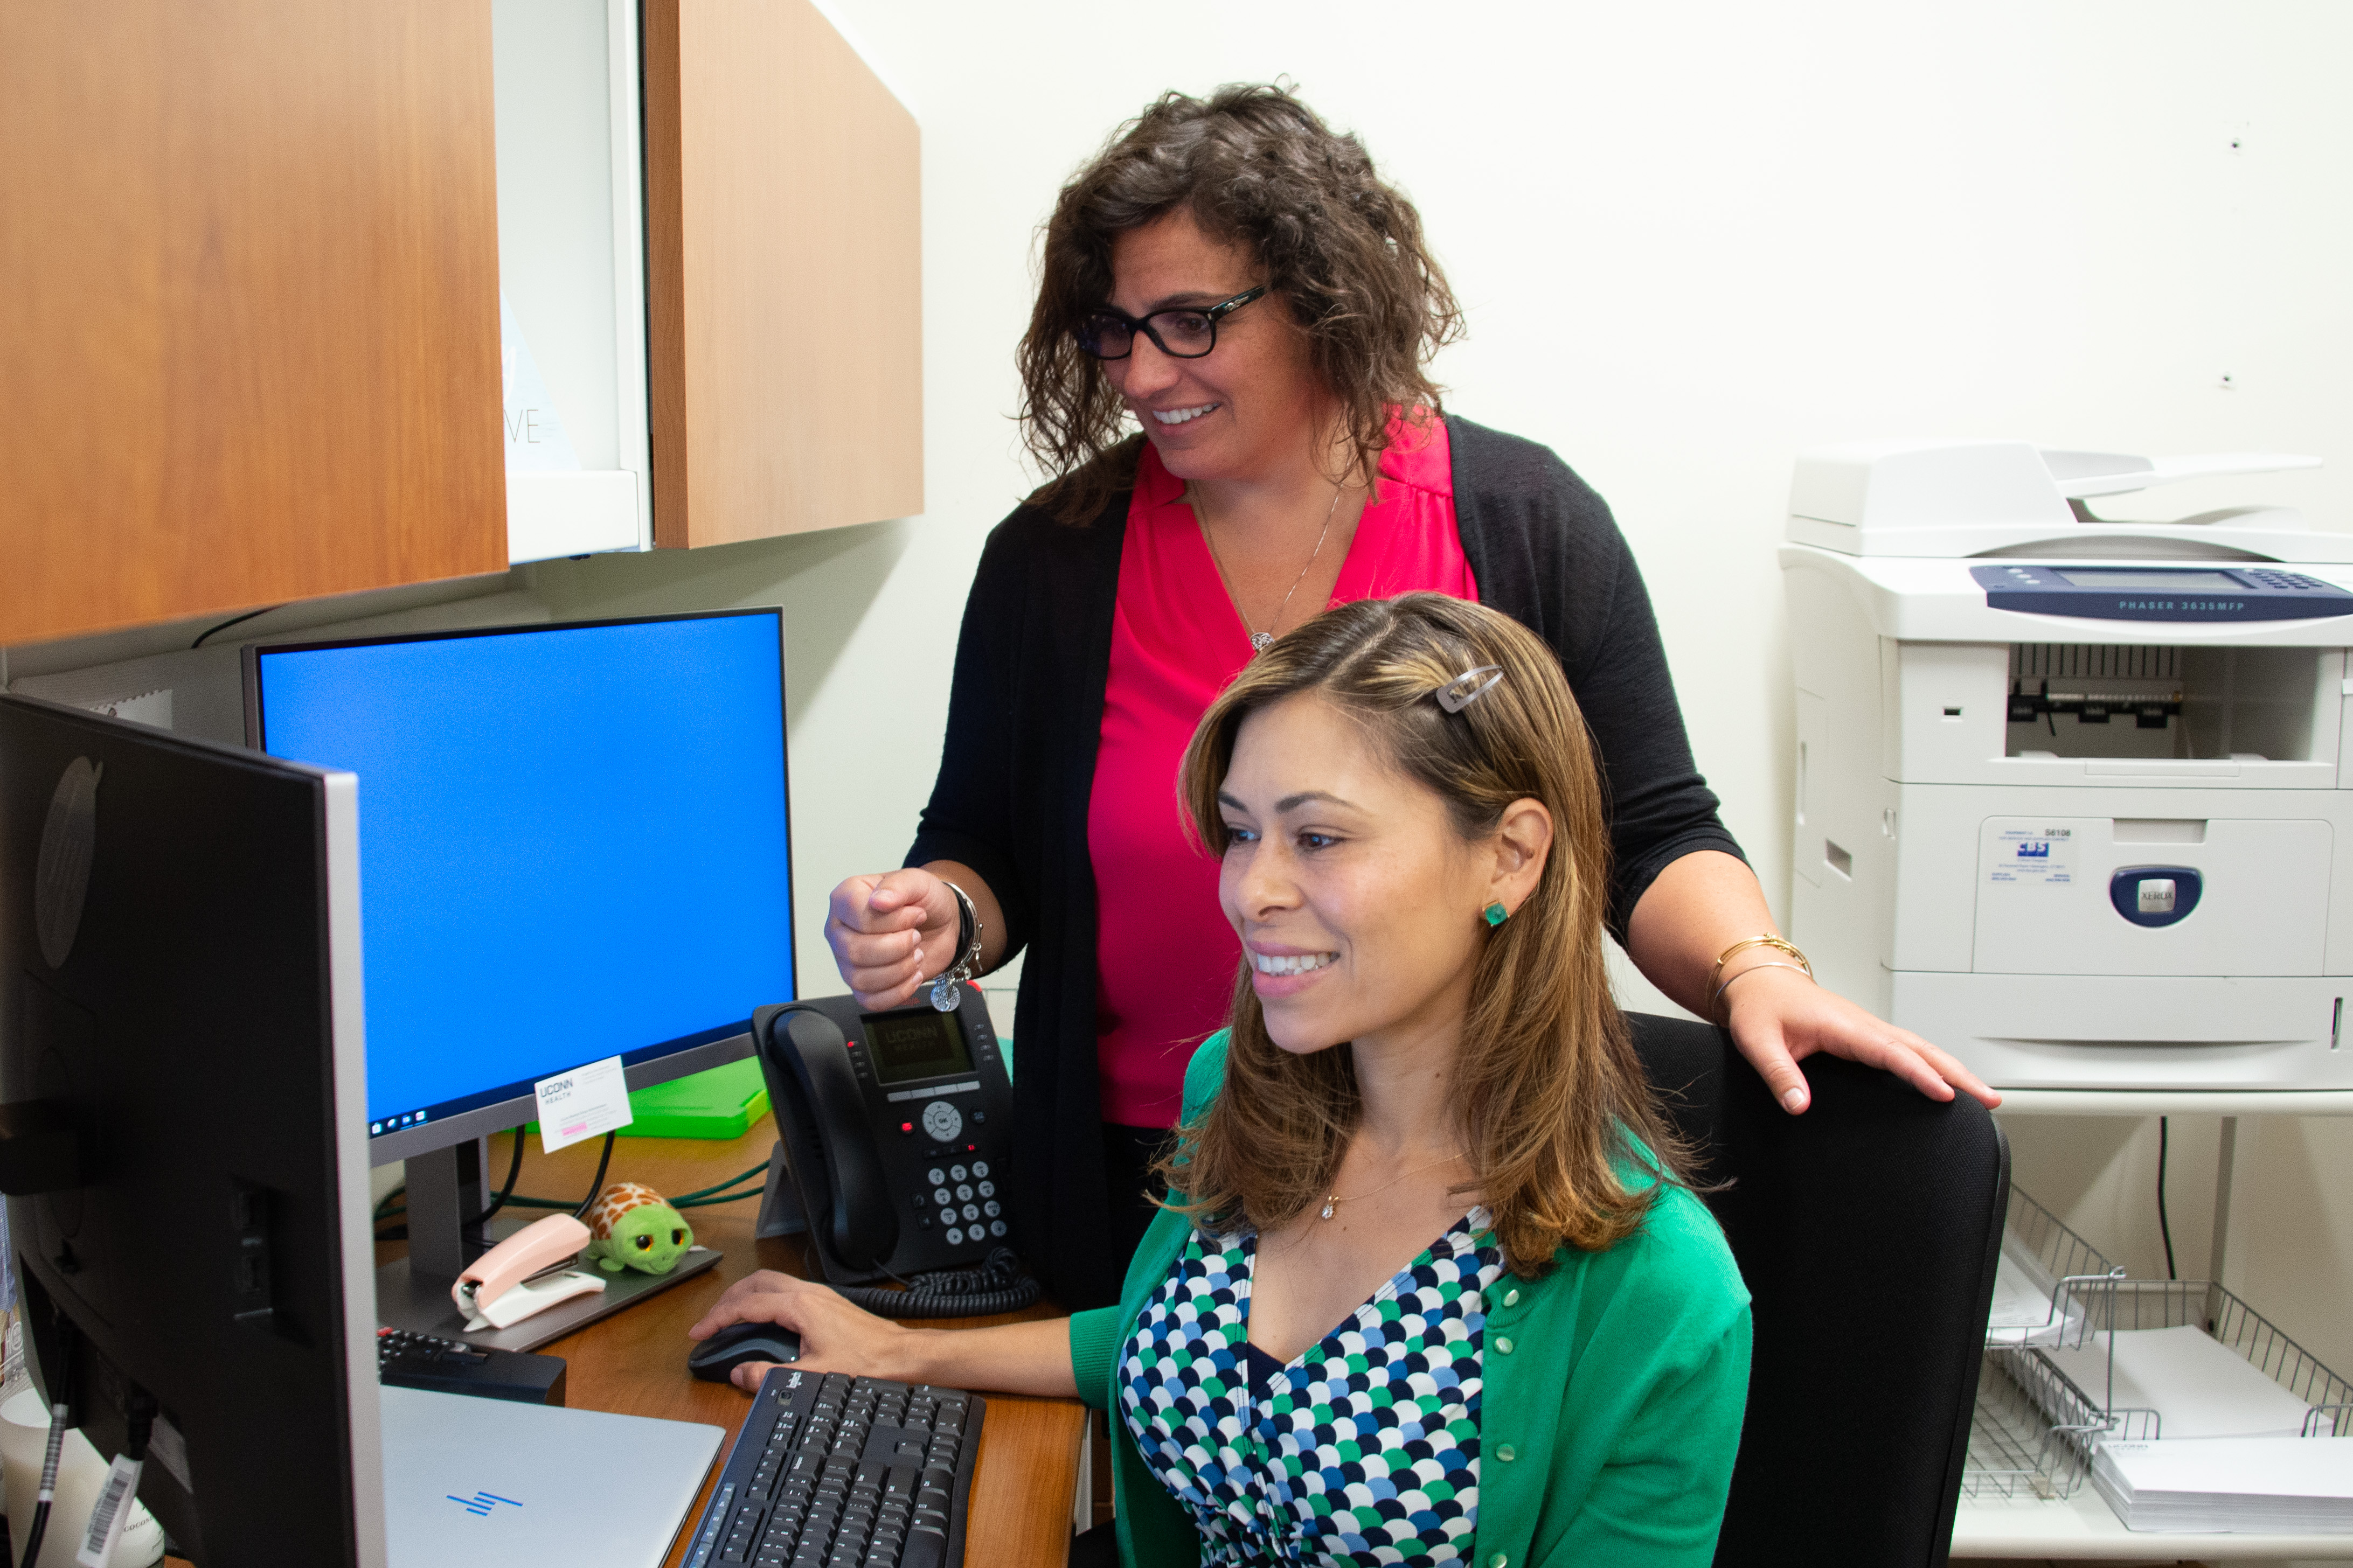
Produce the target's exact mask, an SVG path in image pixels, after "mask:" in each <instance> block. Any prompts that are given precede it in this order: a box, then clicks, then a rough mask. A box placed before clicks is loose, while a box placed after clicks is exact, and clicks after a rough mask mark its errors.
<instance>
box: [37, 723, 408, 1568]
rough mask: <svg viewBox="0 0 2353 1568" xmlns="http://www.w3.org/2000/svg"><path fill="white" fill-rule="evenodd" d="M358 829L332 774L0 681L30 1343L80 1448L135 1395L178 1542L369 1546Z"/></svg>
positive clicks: (316, 1553) (245, 1546)
mask: <svg viewBox="0 0 2353 1568" xmlns="http://www.w3.org/2000/svg"><path fill="white" fill-rule="evenodd" d="M358 858H359V850H358V819H357V807H356V800H355V785H354V781H353V778H352V776H351V775H350V774H348V773H329V772H325V771H323V770H321V769H318V768H311V767H305V766H302V765H301V764H298V763H287V762H280V761H276V760H273V759H271V758H268V757H261V756H256V755H254V754H252V753H250V752H241V751H237V750H234V749H230V748H226V747H221V746H216V745H212V744H209V743H207V742H201V741H193V740H185V739H182V738H179V737H175V736H174V735H171V734H169V733H167V732H165V731H161V730H154V729H150V728H148V727H146V726H144V725H141V724H133V723H129V722H126V721H121V720H116V719H109V718H104V717H101V716H99V715H96V714H91V713H85V712H83V711H81V710H77V709H70V708H62V707H58V706H56V705H53V704H50V703H46V702H41V701H37V700H30V699H26V698H21V697H9V696H0V1188H5V1190H6V1191H7V1192H8V1193H9V1194H10V1195H9V1197H8V1200H7V1201H8V1229H9V1236H10V1238H11V1242H12V1250H13V1252H14V1254H15V1258H14V1260H13V1261H14V1264H15V1267H16V1268H17V1270H18V1277H19V1280H20V1282H21V1285H22V1288H23V1306H24V1313H25V1322H26V1329H27V1332H28V1337H29V1340H30V1342H31V1347H32V1355H31V1360H32V1363H33V1368H34V1372H35V1374H36V1376H37V1380H38V1381H39V1383H40V1384H41V1387H42V1389H43V1392H44V1394H45V1396H46V1397H47V1398H49V1399H51V1400H53V1401H54V1400H62V1401H64V1402H65V1403H66V1405H68V1406H69V1411H68V1415H67V1421H68V1424H69V1425H72V1426H79V1427H80V1428H81V1429H82V1430H83V1431H84V1432H86V1433H87V1434H89V1436H90V1440H91V1441H92V1442H93V1443H94V1444H95V1445H96V1446H97V1447H98V1448H99V1450H100V1453H104V1454H112V1453H116V1452H120V1451H121V1449H122V1447H123V1444H124V1441H125V1437H126V1434H127V1430H128V1424H129V1417H128V1412H129V1410H130V1408H131V1405H132V1401H133V1400H134V1399H135V1398H138V1397H139V1396H141V1395H143V1396H144V1397H145V1398H146V1399H150V1400H152V1401H153V1405H154V1408H155V1410H156V1415H155V1425H154V1428H153V1438H152V1440H151V1442H150V1446H149V1457H148V1459H147V1464H146V1469H145V1472H144V1475H143V1477H142V1481H141V1486H140V1496H141V1497H142V1500H144V1501H145V1502H146V1504H147V1506H148V1507H149V1508H150V1509H151V1510H153V1512H154V1514H155V1516H156V1517H157V1519H158V1520H160V1521H162V1522H163V1525H164V1529H165V1530H166V1531H169V1532H170V1534H171V1536H172V1538H173V1540H174V1542H176V1543H177V1545H178V1547H179V1548H180V1549H181V1550H182V1551H183V1552H185V1553H186V1554H187V1555H189V1556H190V1557H192V1558H194V1559H195V1561H196V1562H198V1563H206V1564H235V1563H322V1564H343V1563H382V1562H383V1561H384V1552H385V1545H384V1542H385V1521H384V1511H383V1509H384V1499H383V1488H382V1484H381V1481H380V1479H379V1478H380V1477H381V1475H382V1463H381V1458H380V1443H381V1438H380V1432H379V1417H378V1405H377V1389H376V1380H375V1313H374V1311H373V1310H372V1308H371V1303H370V1295H371V1280H370V1278H369V1271H370V1268H371V1266H372V1264H373V1248H372V1247H371V1246H370V1243H369V1238H368V1193H367V1168H368V1167H367V1158H368V1155H367V1138H366V1123H365V1121H364V1117H363V1114H362V1112H363V1109H364V1093H365V1085H364V1071H365V1069H364V1047H363V1045H362V1027H363V1025H362V1002H361V961H360V928H359V921H360V909H359V896H358V884H357V880H356V879H357V875H358ZM355 1475H356V1476H358V1477H361V1478H363V1479H364V1480H363V1483H362V1484H358V1485H355V1484H354V1481H353V1477H354V1476H355ZM13 1522H16V1525H17V1528H18V1530H19V1531H23V1530H24V1529H25V1528H26V1526H27V1525H28V1524H29V1521H13ZM83 1522H84V1521H79V1520H70V1521H69V1520H53V1521H50V1535H51V1538H52V1539H55V1538H57V1537H58V1536H60V1535H67V1536H69V1537H70V1535H71V1534H72V1533H75V1532H79V1530H80V1529H81V1528H82V1525H83ZM22 1544H23V1540H22V1535H21V1533H20V1534H19V1537H18V1546H19V1550H21V1549H22Z"/></svg>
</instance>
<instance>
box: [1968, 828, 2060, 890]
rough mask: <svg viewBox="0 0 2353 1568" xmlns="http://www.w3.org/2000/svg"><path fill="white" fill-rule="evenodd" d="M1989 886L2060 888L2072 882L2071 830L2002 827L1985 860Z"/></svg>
mask: <svg viewBox="0 0 2353 1568" xmlns="http://www.w3.org/2000/svg"><path fill="white" fill-rule="evenodd" d="M1987 858H1988V860H1989V862H1990V864H1989V866H1988V867H1987V870H1986V880H1988V881H1989V882H2039V883H2041V884H2042V885H2043V886H2045V887H2063V886H2065V885H2067V884H2068V883H2071V882H2073V880H2074V879H2075V839H2074V830H2073V828H2068V827H2006V828H2004V829H2002V830H2001V832H2000V835H1999V836H1998V837H1996V838H1995V840H1994V844H1993V853H1992V854H1991V855H1990V856H1989V857H1987Z"/></svg>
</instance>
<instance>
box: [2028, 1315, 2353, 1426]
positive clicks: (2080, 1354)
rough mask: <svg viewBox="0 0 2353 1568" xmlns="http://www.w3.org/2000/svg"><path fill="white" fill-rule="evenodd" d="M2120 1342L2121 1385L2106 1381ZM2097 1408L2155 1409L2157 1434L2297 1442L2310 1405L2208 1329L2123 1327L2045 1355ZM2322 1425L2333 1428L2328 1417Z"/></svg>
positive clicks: (2118, 1374) (2118, 1380)
mask: <svg viewBox="0 0 2353 1568" xmlns="http://www.w3.org/2000/svg"><path fill="white" fill-rule="evenodd" d="M2111 1338H2113V1339H2114V1340H2115V1341H2116V1384H2115V1389H2114V1392H2113V1394H2111V1392H2110V1388H2109V1383H2108V1341H2109V1340H2110V1339H2111ZM2043 1353H2044V1354H2046V1355H2048V1356H2049V1357H2050V1358H2051V1363H2052V1365H2054V1366H2056V1367H2057V1368H2058V1369H2059V1370H2060V1371H2061V1372H2063V1373H2066V1374H2067V1376H2068V1378H2069V1380H2070V1381H2072V1382H2073V1384H2075V1386H2076V1387H2077V1388H2080V1389H2082V1390H2083V1391H2084V1393H2085V1394H2089V1395H2090V1396H2091V1399H2092V1403H2093V1404H2094V1405H2101V1406H2104V1407H2105V1408H2106V1409H2108V1410H2111V1411H2116V1410H2154V1411H2156V1412H2157V1414H2158V1420H2159V1422H2160V1425H2159V1426H2158V1431H2157V1435H2158V1436H2159V1437H2161V1438H2164V1439H2166V1440H2168V1441H2170V1440H2172V1439H2175V1438H2180V1437H2261V1436H2277V1437H2293V1436H2296V1435H2297V1434H2299V1433H2301V1432H2302V1431H2303V1430H2304V1418H2305V1417H2306V1415H2310V1414H2311V1411H2312V1407H2311V1406H2310V1405H2306V1403H2305V1402H2304V1401H2303V1400H2301V1399H2298V1398H2297V1397H2296V1396H2295V1394H2290V1393H2289V1392H2288V1391H2287V1390H2286V1389H2284V1388H2282V1387H2281V1386H2280V1385H2279V1384H2276V1383H2274V1382H2273V1381H2272V1380H2271V1379H2270V1378H2268V1377H2266V1376H2264V1375H2263V1373H2262V1372H2261V1371H2260V1370H2258V1369H2257V1368H2256V1367H2254V1366H2253V1365H2251V1364H2250V1363H2248V1361H2247V1359H2246V1358H2245V1357H2244V1356H2242V1355H2241V1354H2239V1353H2238V1352H2236V1351H2234V1350H2232V1349H2231V1348H2230V1347H2229V1346H2228V1345H2225V1344H2222V1343H2221V1342H2219V1341H2217V1340H2216V1339H2214V1338H2213V1336H2212V1335H2211V1334H2208V1333H2207V1332H2206V1331H2204V1330H2202V1329H2198V1328H2193V1327H2189V1326H2186V1325H2185V1326H2184V1327H2181V1328H2177V1329H2120V1330H2118V1331H2116V1333H2115V1334H2114V1335H2113V1336H2111V1335H2108V1334H2094V1335H2093V1336H2091V1338H2089V1339H2088V1340H2086V1341H2085V1342H2084V1344H2083V1345H2082V1346H2081V1347H2079V1348H2074V1349H2065V1350H2052V1351H2046V1352H2043ZM2322 1425H2323V1426H2324V1427H2325V1426H2327V1422H2326V1419H2325V1418H2324V1420H2323V1423H2322Z"/></svg>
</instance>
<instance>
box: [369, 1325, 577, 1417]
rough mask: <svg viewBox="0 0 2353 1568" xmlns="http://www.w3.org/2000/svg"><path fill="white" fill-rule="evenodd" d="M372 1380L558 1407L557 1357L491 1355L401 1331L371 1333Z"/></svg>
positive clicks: (560, 1362)
mask: <svg viewBox="0 0 2353 1568" xmlns="http://www.w3.org/2000/svg"><path fill="white" fill-rule="evenodd" d="M375 1380H376V1381H377V1382H378V1383H385V1384H392V1385H393V1386H394V1387H395V1388H423V1389H427V1390H430V1391H431V1392H433V1393H435V1394H475V1395H477V1396H479V1397H481V1398H484V1399H514V1400H520V1401H521V1402H522V1403H523V1404H525V1405H561V1404H563V1403H564V1358H563V1357H562V1356H553V1355H532V1354H530V1353H528V1352H523V1351H499V1350H491V1349H489V1348H488V1347H486V1346H482V1345H470V1344H468V1343H466V1342H464V1341H462V1340H445V1339H443V1338H441V1337H440V1336H439V1335H438V1334H419V1333H413V1332H411V1331H408V1330H406V1329H378V1330H377V1331H375Z"/></svg>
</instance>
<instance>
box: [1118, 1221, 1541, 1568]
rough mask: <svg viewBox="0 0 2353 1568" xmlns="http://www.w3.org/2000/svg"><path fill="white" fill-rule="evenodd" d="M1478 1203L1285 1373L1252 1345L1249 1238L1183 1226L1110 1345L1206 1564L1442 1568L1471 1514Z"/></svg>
mask: <svg viewBox="0 0 2353 1568" xmlns="http://www.w3.org/2000/svg"><path fill="white" fill-rule="evenodd" d="M1487 1225H1488V1215H1487V1211H1486V1210H1485V1209H1483V1208H1474V1209H1472V1211H1471V1212H1470V1213H1469V1214H1468V1215H1464V1216H1463V1218H1462V1219H1461V1221H1459V1222H1458V1223H1457V1224H1456V1225H1455V1226H1453V1227H1452V1228H1451V1229H1450V1230H1449V1231H1448V1232H1447V1233H1446V1234H1445V1235H1444V1236H1442V1237H1439V1239H1438V1240H1437V1241H1436V1242H1434V1243H1432V1244H1431V1245H1430V1247H1429V1248H1428V1249H1427V1250H1426V1251H1424V1252H1423V1253H1422V1254H1421V1256H1420V1257H1419V1258H1415V1259H1414V1260H1413V1261H1412V1262H1411V1263H1409V1264H1408V1265H1406V1267H1405V1268H1402V1269H1400V1270H1399V1271H1398V1273H1397V1275H1396V1276H1395V1277H1394V1278H1392V1279H1390V1280H1389V1281H1388V1284H1386V1285H1384V1286H1382V1287H1381V1288H1380V1289H1378V1290H1377V1291H1375V1292H1374V1293H1373V1295H1372V1297H1371V1299H1370V1300H1367V1301H1366V1302H1365V1304H1364V1305H1362V1306H1360V1307H1358V1308H1357V1309H1356V1310H1355V1311H1354V1312H1353V1313H1351V1314H1350V1315H1349V1316H1348V1317H1347V1318H1346V1319H1345V1321H1342V1322H1341V1324H1340V1326H1339V1327H1338V1328H1336V1329H1335V1330H1333V1331H1331V1332H1330V1333H1329V1334H1326V1335H1325V1336H1324V1338H1323V1339H1322V1340H1320V1341H1318V1342H1316V1343H1315V1344H1314V1345H1311V1346H1309V1347H1308V1349H1307V1350H1306V1351H1305V1352H1303V1354H1302V1355H1301V1356H1300V1357H1299V1358H1298V1359H1297V1360H1296V1361H1293V1362H1292V1363H1289V1364H1288V1365H1284V1364H1282V1363H1278V1362H1277V1361H1276V1360H1275V1359H1274V1358H1273V1357H1272V1356H1271V1355H1270V1354H1268V1353H1267V1352H1264V1351H1262V1350H1260V1349H1259V1348H1258V1347H1257V1346H1255V1345H1252V1344H1250V1342H1249V1336H1250V1275H1251V1269H1252V1267H1253V1265H1254V1264H1255V1262H1256V1259H1257V1256H1258V1237H1257V1236H1256V1234H1255V1233H1243V1234H1240V1235H1235V1236H1226V1237H1204V1236H1203V1235H1202V1234H1201V1233H1200V1232H1199V1231H1198V1230H1197V1231H1195V1232H1194V1233H1193V1236H1192V1238H1191V1240H1190V1241H1189V1242H1188V1243H1187V1246H1186V1247H1185V1250H1184V1252H1183V1254H1182V1255H1181V1256H1180V1257H1179V1258H1177V1260H1176V1267H1175V1268H1174V1269H1172V1270H1171V1271H1170V1273H1169V1275H1168V1278H1167V1279H1166V1282H1165V1283H1164V1284H1163V1285H1162V1286H1161V1288H1160V1289H1159V1290H1158V1291H1157V1292H1155V1294H1154V1295H1153V1297H1152V1298H1151V1299H1150V1300H1149V1301H1147V1302H1146V1303H1145V1308H1144V1310H1143V1311H1142V1312H1141V1313H1140V1314H1139V1315H1138V1316H1137V1318H1136V1320H1135V1328H1134V1332H1132V1333H1131V1334H1130V1335H1129V1336H1128V1338H1127V1341H1126V1342H1125V1344H1124V1346H1123V1347H1122V1353H1121V1357H1120V1363H1119V1396H1120V1406H1121V1414H1122V1415H1123V1416H1124V1419H1125V1421H1126V1423H1127V1426H1128V1430H1129V1432H1130V1434H1131V1435H1132V1436H1134V1440H1135V1444H1136V1447H1137V1450H1138V1452H1139V1453H1140V1454H1141V1455H1142V1456H1143V1458H1144V1460H1145V1464H1146V1465H1147V1466H1148V1467H1149V1468H1151V1469H1152V1471H1153V1473H1154V1474H1155V1475H1156V1476H1157V1477H1158V1478H1159V1480H1160V1483H1161V1485H1163V1486H1164V1487H1166V1489H1168V1492H1169V1494H1170V1495H1171V1496H1172V1497H1174V1498H1175V1499H1176V1500H1177V1502H1178V1503H1179V1504H1180V1505H1182V1506H1183V1507H1184V1508H1185V1509H1186V1510H1187V1511H1188V1512H1190V1513H1191V1515H1192V1516H1193V1520H1194V1522H1195V1525H1196V1527H1197V1528H1198V1530H1199V1531H1200V1536H1201V1562H1202V1563H1204V1564H1205V1565H1211V1568H1226V1565H1235V1568H1239V1565H1240V1564H1245V1563H1311V1564H1317V1565H1328V1568H1357V1565H1360V1564H1361V1565H1364V1568H1372V1565H1374V1564H1384V1565H1387V1564H1421V1563H1454V1562H1458V1561H1460V1560H1461V1558H1462V1557H1463V1555H1464V1554H1465V1553H1467V1552H1469V1551H1470V1548H1471V1542H1472V1531H1473V1530H1474V1529H1475V1528H1476V1526H1477V1523H1478V1514H1479V1396H1480V1385H1481V1375H1480V1362H1481V1340H1482V1333H1483V1331H1484V1329H1485V1325H1486V1308H1485V1296H1486V1293H1487V1291H1488V1290H1489V1289H1491V1288H1492V1287H1493V1285H1494V1282H1495V1280H1496V1279H1498V1278H1499V1277H1500V1276H1501V1275H1502V1273H1503V1272H1504V1260H1503V1256H1502V1253H1501V1251H1500V1250H1499V1249H1498V1248H1497V1247H1495V1246H1494V1244H1493V1237H1492V1236H1490V1235H1488V1234H1487Z"/></svg>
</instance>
